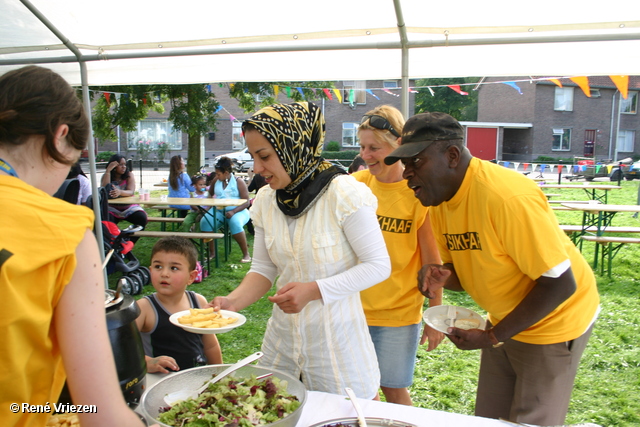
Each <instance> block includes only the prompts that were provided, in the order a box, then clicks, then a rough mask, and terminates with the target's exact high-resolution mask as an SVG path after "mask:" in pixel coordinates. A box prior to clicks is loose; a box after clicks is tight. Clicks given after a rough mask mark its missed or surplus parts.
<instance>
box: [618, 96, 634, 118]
mask: <svg viewBox="0 0 640 427" xmlns="http://www.w3.org/2000/svg"><path fill="white" fill-rule="evenodd" d="M637 111H638V92H629V94H628V95H627V99H624V98H621V99H620V112H621V113H622V114H636V112H637Z"/></svg>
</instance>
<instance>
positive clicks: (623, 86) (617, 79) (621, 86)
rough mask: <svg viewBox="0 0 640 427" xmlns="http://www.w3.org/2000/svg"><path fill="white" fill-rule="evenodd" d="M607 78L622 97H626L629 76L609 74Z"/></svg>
mask: <svg viewBox="0 0 640 427" xmlns="http://www.w3.org/2000/svg"><path fill="white" fill-rule="evenodd" d="M609 78H610V79H611V81H612V82H613V84H615V85H616V87H617V88H618V90H619V91H620V93H621V94H622V97H623V98H624V99H627V96H628V95H629V76H609Z"/></svg>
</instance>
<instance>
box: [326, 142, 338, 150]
mask: <svg viewBox="0 0 640 427" xmlns="http://www.w3.org/2000/svg"><path fill="white" fill-rule="evenodd" d="M325 150H326V151H340V143H339V142H338V141H330V142H329V143H328V144H327V146H326V147H325Z"/></svg>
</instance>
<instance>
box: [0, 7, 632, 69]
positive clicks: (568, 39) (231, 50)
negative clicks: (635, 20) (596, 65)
mask: <svg viewBox="0 0 640 427" xmlns="http://www.w3.org/2000/svg"><path fill="white" fill-rule="evenodd" d="M21 1H23V2H24V1H27V0H21ZM625 40H640V34H636V33H633V34H597V35H573V36H541V37H531V36H529V37H518V36H513V37H504V38H491V39H468V38H467V39H452V38H449V39H448V40H422V41H409V42H407V45H406V47H407V48H408V49H418V48H430V47H453V46H491V45H503V44H532V43H534V44H535V43H578V42H602V41H625ZM71 46H73V48H74V49H75V50H77V47H76V46H74V45H73V44H71ZM402 48H403V46H402V44H401V43H399V42H383V43H375V42H373V43H349V44H325V45H295V46H273V47H266V46H264V47H256V46H251V47H242V46H225V47H207V48H203V49H188V50H181V51H177V50H173V49H164V50H163V49H159V50H154V51H151V52H123V53H106V54H100V53H96V54H93V55H82V60H83V61H86V62H94V61H104V60H115V59H143V58H163V57H169V56H170V57H180V56H200V55H225V54H236V53H270V52H302V51H307V52H314V51H331V50H363V49H402ZM43 49H44V47H43ZM70 49H71V48H70ZM0 52H1V49H0ZM14 53H19V52H14ZM77 61H78V59H77V58H76V57H61V58H52V57H42V58H20V59H0V65H25V64H47V63H67V62H77Z"/></svg>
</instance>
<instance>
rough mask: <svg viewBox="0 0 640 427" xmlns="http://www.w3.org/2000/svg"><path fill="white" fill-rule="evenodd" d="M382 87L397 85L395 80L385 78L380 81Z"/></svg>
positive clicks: (393, 87)
mask: <svg viewBox="0 0 640 427" xmlns="http://www.w3.org/2000/svg"><path fill="white" fill-rule="evenodd" d="M382 87H383V88H385V89H396V88H397V87H398V81H397V80H385V81H383V82H382Z"/></svg>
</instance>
